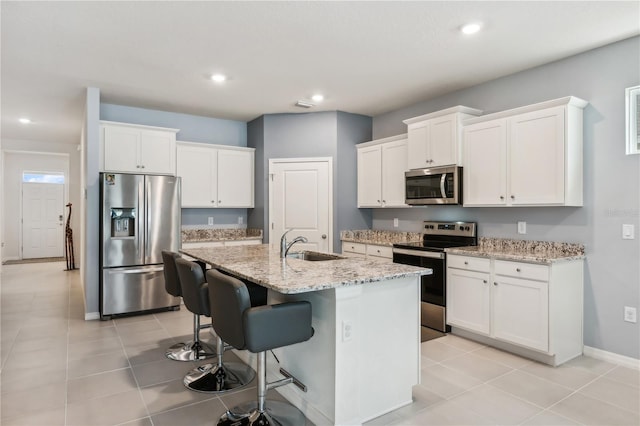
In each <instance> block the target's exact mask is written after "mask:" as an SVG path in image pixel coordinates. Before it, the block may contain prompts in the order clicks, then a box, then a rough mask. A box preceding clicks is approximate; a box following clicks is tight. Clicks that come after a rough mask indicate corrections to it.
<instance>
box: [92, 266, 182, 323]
mask: <svg viewBox="0 0 640 426" xmlns="http://www.w3.org/2000/svg"><path fill="white" fill-rule="evenodd" d="M100 295H101V300H100V316H101V317H103V319H104V318H105V317H109V316H111V315H114V314H124V313H130V312H138V311H147V310H151V309H160V308H168V307H172V306H179V305H180V298H179V297H174V296H172V295H170V294H169V293H167V291H166V290H165V287H164V273H163V267H162V265H151V266H139V267H129V268H107V269H103V270H102V291H101V292H100Z"/></svg>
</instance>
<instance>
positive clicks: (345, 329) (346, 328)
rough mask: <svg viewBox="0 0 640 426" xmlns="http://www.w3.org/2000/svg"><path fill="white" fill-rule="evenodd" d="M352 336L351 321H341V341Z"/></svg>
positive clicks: (347, 339) (345, 340) (346, 340)
mask: <svg viewBox="0 0 640 426" xmlns="http://www.w3.org/2000/svg"><path fill="white" fill-rule="evenodd" d="M352 338H353V324H351V321H342V341H343V342H348V341H349V340H351V339H352Z"/></svg>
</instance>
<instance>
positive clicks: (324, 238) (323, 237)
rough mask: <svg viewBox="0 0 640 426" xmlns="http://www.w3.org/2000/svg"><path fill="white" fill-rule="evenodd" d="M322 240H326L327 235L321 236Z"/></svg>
mask: <svg viewBox="0 0 640 426" xmlns="http://www.w3.org/2000/svg"><path fill="white" fill-rule="evenodd" d="M322 239H323V240H326V239H327V234H322ZM352 248H353V246H352Z"/></svg>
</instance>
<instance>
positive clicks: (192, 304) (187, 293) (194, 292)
mask: <svg viewBox="0 0 640 426" xmlns="http://www.w3.org/2000/svg"><path fill="white" fill-rule="evenodd" d="M176 268H177V270H178V278H179V280H180V286H181V287H182V300H184V305H185V306H186V307H187V309H188V310H189V311H191V312H193V313H194V314H197V315H205V316H211V310H210V308H209V286H208V285H207V282H206V281H205V279H204V274H203V273H202V268H201V267H200V265H198V264H197V263H195V262H190V261H188V260H185V259H182V258H180V259H176Z"/></svg>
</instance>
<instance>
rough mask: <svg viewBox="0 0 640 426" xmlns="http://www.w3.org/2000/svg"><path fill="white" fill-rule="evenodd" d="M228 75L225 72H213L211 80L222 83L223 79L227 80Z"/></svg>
mask: <svg viewBox="0 0 640 426" xmlns="http://www.w3.org/2000/svg"><path fill="white" fill-rule="evenodd" d="M226 79H227V76H226V75H224V74H213V75H212V76H211V80H213V81H215V82H216V83H222V82H223V81H226Z"/></svg>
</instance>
